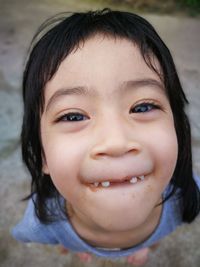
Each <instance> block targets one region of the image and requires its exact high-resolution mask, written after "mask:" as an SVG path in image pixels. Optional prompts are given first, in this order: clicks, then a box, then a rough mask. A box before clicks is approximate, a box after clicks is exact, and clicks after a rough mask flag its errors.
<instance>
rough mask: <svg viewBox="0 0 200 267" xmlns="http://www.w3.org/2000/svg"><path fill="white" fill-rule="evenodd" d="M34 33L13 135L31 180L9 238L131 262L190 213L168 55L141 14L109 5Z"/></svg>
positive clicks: (193, 186) (194, 205)
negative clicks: (20, 113) (18, 135)
mask: <svg viewBox="0 0 200 267" xmlns="http://www.w3.org/2000/svg"><path fill="white" fill-rule="evenodd" d="M44 31H46V32H44ZM41 33H42V36H41ZM36 39H38V40H37V42H36V43H35V44H34V45H33V47H32V51H31V53H30V56H29V59H28V62H27V65H26V69H25V72H24V79H23V97H24V118H23V127H22V135H21V137H22V155H23V160H24V162H25V164H26V166H27V167H28V169H29V171H30V173H31V176H32V187H31V194H30V196H29V197H28V198H29V203H28V207H27V209H26V212H25V215H24V218H23V220H22V221H21V222H20V223H19V224H18V225H17V226H16V227H15V228H14V229H13V231H12V234H13V236H14V237H15V238H16V239H17V240H20V241H23V242H38V243H44V244H61V245H62V246H64V247H65V248H66V249H70V250H72V251H75V252H77V253H83V254H79V255H80V257H81V255H82V256H83V257H87V256H88V257H89V258H90V256H89V255H90V254H95V255H97V256H101V257H107V258H117V257H127V260H128V262H130V263H133V264H137V265H138V266H139V265H142V264H143V263H144V262H145V261H146V259H147V254H148V252H149V248H150V247H152V246H155V244H156V243H157V242H158V241H159V240H160V239H161V238H163V237H164V236H166V235H168V234H170V233H171V232H172V231H174V230H175V229H176V227H177V226H179V225H181V224H182V223H184V222H186V223H190V222H192V221H193V220H194V219H195V217H196V216H197V215H198V213H199V210H200V199H199V196H200V193H199V186H200V182H199V180H198V178H197V177H196V176H194V175H193V173H192V156H191V136H190V125H189V122H188V118H187V116H186V114H185V112H184V107H185V105H186V104H187V99H186V97H185V94H184V92H183V90H182V87H181V84H180V81H179V78H178V75H177V72H176V69H175V66H174V63H173V59H172V57H171V55H170V52H169V50H168V48H167V47H166V46H165V44H164V43H163V42H162V40H161V39H160V37H159V36H158V34H157V33H156V32H155V30H154V29H153V27H152V26H151V25H150V24H149V23H148V22H147V21H146V20H145V19H143V18H141V17H140V16H137V15H135V14H132V13H128V12H120V11H111V10H108V9H104V10H102V11H96V12H87V13H74V14H71V15H67V16H66V17H64V18H62V19H60V20H59V19H57V20H54V21H53V22H51V21H50V22H49V21H48V22H47V23H46V24H45V27H42V30H41V31H40V32H39V33H38V34H37V35H36V37H35V40H36ZM84 253H85V254H84ZM89 258H87V259H89Z"/></svg>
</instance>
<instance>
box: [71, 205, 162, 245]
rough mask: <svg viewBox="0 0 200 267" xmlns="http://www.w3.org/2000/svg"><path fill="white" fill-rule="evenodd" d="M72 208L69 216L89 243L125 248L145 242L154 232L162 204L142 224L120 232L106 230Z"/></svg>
mask: <svg viewBox="0 0 200 267" xmlns="http://www.w3.org/2000/svg"><path fill="white" fill-rule="evenodd" d="M68 210H69V209H68ZM70 210H71V211H70V216H69V217H70V222H71V224H72V226H73V228H74V229H75V230H76V232H77V233H78V235H79V236H80V237H81V238H82V239H83V240H84V241H86V242H87V243H88V244H90V245H92V246H95V247H104V248H121V249H125V248H129V247H132V246H134V245H137V244H139V243H141V242H143V241H144V240H146V239H147V238H148V237H149V236H150V235H151V234H152V233H153V231H154V230H155V229H156V227H157V225H158V223H159V220H160V216H161V213H162V206H161V205H159V206H156V207H155V208H154V210H153V211H152V213H151V214H150V215H149V217H148V218H147V220H146V221H145V222H144V223H143V224H142V225H140V226H138V227H136V228H133V229H131V230H127V231H120V232H119V231H118V232H116V231H106V230H105V229H102V228H100V227H99V226H97V225H95V224H94V223H92V222H88V221H87V222H86V221H84V220H83V219H82V218H81V216H80V215H78V214H77V213H76V212H75V211H74V210H73V211H72V209H71V208H70Z"/></svg>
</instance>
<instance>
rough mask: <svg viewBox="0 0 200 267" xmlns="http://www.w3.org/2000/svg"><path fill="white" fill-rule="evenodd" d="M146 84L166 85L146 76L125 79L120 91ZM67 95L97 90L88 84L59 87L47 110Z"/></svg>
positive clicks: (86, 94)
mask: <svg viewBox="0 0 200 267" xmlns="http://www.w3.org/2000/svg"><path fill="white" fill-rule="evenodd" d="M145 86H151V87H157V88H159V89H161V90H164V86H163V84H162V83H161V82H160V81H158V80H156V79H152V78H146V79H138V80H129V81H124V82H123V83H122V84H121V86H120V87H119V92H120V93H122V92H124V91H129V90H132V89H133V88H139V87H145ZM67 95H80V96H94V95H95V92H94V91H93V90H91V89H89V88H88V87H87V86H77V87H69V88H61V89H58V90H57V91H56V92H55V93H54V94H53V95H52V96H51V98H50V99H49V101H48V103H47V106H46V112H47V111H48V110H49V108H50V106H51V105H53V103H55V102H56V101H57V100H58V99H59V98H60V97H62V96H67Z"/></svg>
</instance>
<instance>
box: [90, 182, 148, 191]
mask: <svg viewBox="0 0 200 267" xmlns="http://www.w3.org/2000/svg"><path fill="white" fill-rule="evenodd" d="M141 182H144V180H140V179H138V181H137V182H136V183H130V182H129V181H126V182H123V183H110V185H109V186H107V187H104V186H102V185H101V184H100V185H98V186H95V185H93V184H90V185H89V188H90V189H91V190H92V191H93V192H96V191H98V190H102V189H112V188H118V187H120V188H122V187H130V186H134V185H136V184H140V183H141Z"/></svg>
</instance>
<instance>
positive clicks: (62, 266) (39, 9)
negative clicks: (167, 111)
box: [0, 0, 200, 267]
mask: <svg viewBox="0 0 200 267" xmlns="http://www.w3.org/2000/svg"><path fill="white" fill-rule="evenodd" d="M92 2H94V1H92ZM100 7H101V5H100V4H98V5H95V4H91V3H89V2H87V1H80V0H77V1H72V0H65V1H64V0H59V1H53V0H44V1H41V0H40V1H39V0H34V1H26V0H18V1H12V0H7V1H3V0H0V22H1V23H0V125H1V126H0V170H1V172H0V182H1V187H0V237H1V238H0V266H2V267H25V266H29V267H32V266H41V267H43V266H49V267H53V266H55V265H56V266H57V267H66V266H73V267H78V266H95V267H98V266H101V267H102V266H104V267H105V266H107V267H108V266H116V267H118V266H128V265H125V264H124V261H123V260H120V261H116V262H114V263H113V262H111V261H106V260H101V259H95V261H94V262H93V263H91V264H86V265H84V264H82V263H80V262H79V261H78V260H77V258H76V257H75V256H74V255H73V254H71V253H70V254H69V255H60V254H59V251H58V249H57V248H55V247H51V246H42V245H36V244H31V245H24V244H20V243H18V242H16V241H15V240H13V239H12V237H11V236H10V234H9V232H10V229H11V228H12V227H13V225H14V224H15V223H17V221H18V220H19V219H20V218H21V216H22V213H23V211H24V209H25V203H23V202H21V201H20V199H21V198H22V197H23V196H25V195H26V194H27V193H28V188H29V183H30V179H29V178H28V177H29V176H28V173H27V172H26V170H25V169H24V167H23V165H22V162H21V156H20V146H19V135H20V127H21V119H22V101H21V76H22V69H23V65H24V62H25V58H26V52H27V48H28V44H29V43H30V40H31V37H32V36H33V33H34V32H35V31H36V29H37V27H38V26H39V25H40V24H41V23H42V22H43V21H44V20H45V19H46V18H48V17H49V16H51V15H53V14H55V13H58V12H62V11H77V10H89V9H91V8H93V9H95V8H100ZM143 16H144V17H145V18H147V19H148V20H149V21H150V22H151V23H152V24H153V25H154V26H155V28H156V29H157V30H158V32H159V34H160V35H161V36H162V38H163V39H164V41H165V42H166V44H167V45H168V47H169V48H170V50H171V52H172V54H173V56H174V59H175V63H176V65H177V69H178V72H179V74H180V78H181V82H182V84H183V87H184V89H185V92H186V94H187V96H188V99H189V101H190V106H189V108H188V114H189V116H190V118H191V124H192V144H193V157H194V170H195V171H196V172H197V173H198V174H199V175H200V160H199V159H200V116H199V102H200V88H199V85H200V53H199V50H200V34H199V28H200V19H199V18H189V17H186V16H182V15H181V16H179V15H178V14H177V15H173V16H169V15H163V14H162V15H154V14H151V15H148V14H143ZM199 222H200V219H197V220H196V221H195V222H194V223H192V224H191V225H185V226H183V227H181V228H180V229H178V230H177V231H176V232H175V233H173V234H172V235H171V236H169V237H167V238H165V239H164V240H163V241H162V242H161V246H160V247H159V248H158V249H157V250H156V251H155V252H153V253H152V254H151V255H150V261H149V262H148V263H147V264H146V267H153V266H154V267H155V266H157V267H161V266H162V267H163V266H164V267H172V266H176V267H188V266H191V267H198V266H200V249H199V247H200V239H199V236H200V224H199Z"/></svg>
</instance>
